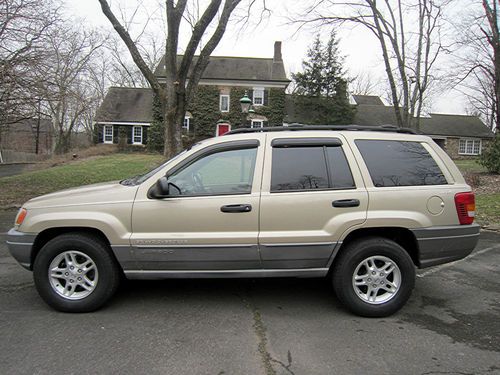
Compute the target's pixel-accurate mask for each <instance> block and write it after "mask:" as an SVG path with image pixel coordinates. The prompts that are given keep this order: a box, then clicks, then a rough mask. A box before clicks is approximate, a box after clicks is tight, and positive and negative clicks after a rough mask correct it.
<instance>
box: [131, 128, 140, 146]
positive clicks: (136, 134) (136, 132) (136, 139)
mask: <svg viewBox="0 0 500 375" xmlns="http://www.w3.org/2000/svg"><path fill="white" fill-rule="evenodd" d="M133 136H134V139H133V140H132V143H133V144H134V145H142V126H134V129H133Z"/></svg>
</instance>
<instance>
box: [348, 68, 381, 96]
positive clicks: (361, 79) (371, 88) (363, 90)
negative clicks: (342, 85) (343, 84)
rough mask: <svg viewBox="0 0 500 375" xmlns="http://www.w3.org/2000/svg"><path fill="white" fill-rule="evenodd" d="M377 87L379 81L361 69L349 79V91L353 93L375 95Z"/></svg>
mask: <svg viewBox="0 0 500 375" xmlns="http://www.w3.org/2000/svg"><path fill="white" fill-rule="evenodd" d="M378 88H379V82H377V81H376V80H375V78H374V77H373V75H372V74H370V73H369V72H367V71H361V72H359V73H358V74H357V75H355V76H354V78H352V79H350V80H349V92H350V93H351V94H353V95H376V94H377V91H378Z"/></svg>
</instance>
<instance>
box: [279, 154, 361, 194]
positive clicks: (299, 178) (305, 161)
mask: <svg viewBox="0 0 500 375" xmlns="http://www.w3.org/2000/svg"><path fill="white" fill-rule="evenodd" d="M352 188H355V186H354V181H353V179H352V175H351V170H350V169H349V165H348V163H347V160H346V157H345V155H344V152H343V151H342V148H341V147H327V146H314V147H310V146H308V147H300V146H298V147H297V146H294V145H293V146H290V147H273V162H272V172H271V192H284V191H301V190H326V189H352Z"/></svg>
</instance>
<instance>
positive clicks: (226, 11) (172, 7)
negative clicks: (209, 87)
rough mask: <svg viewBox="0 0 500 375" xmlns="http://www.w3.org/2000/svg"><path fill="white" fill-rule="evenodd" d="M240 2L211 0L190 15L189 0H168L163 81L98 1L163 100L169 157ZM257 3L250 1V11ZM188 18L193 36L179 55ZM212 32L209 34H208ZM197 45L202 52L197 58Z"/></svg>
mask: <svg viewBox="0 0 500 375" xmlns="http://www.w3.org/2000/svg"><path fill="white" fill-rule="evenodd" d="M240 2H241V0H224V1H223V0H211V1H209V2H208V5H207V6H206V8H205V9H204V10H201V9H200V8H199V5H198V8H193V11H191V12H190V13H189V15H187V9H186V7H187V3H188V1H187V0H178V1H177V2H175V3H174V0H166V1H165V6H166V9H165V10H166V22H165V23H166V29H167V36H166V42H165V77H164V78H163V79H164V80H160V79H159V78H158V77H157V76H155V74H154V73H153V71H152V69H150V67H149V66H148V64H147V63H146V61H145V57H144V53H142V52H141V49H140V44H138V43H136V42H135V41H134V39H133V38H132V37H131V35H130V33H129V31H128V30H127V28H126V25H124V24H123V22H120V21H119V20H118V18H117V17H116V16H115V14H114V12H113V11H112V10H111V8H110V6H109V4H108V2H107V1H106V0H99V3H100V4H101V8H102V11H103V13H104V14H105V16H106V17H107V18H108V20H109V21H110V22H111V24H112V25H113V28H114V29H115V30H116V32H117V33H118V35H119V36H120V38H121V39H122V40H123V42H124V43H125V45H126V46H127V48H128V50H129V52H130V55H131V56H132V58H133V60H134V63H135V64H136V65H137V67H138V68H139V69H140V71H141V72H142V74H143V75H144V77H145V78H146V80H147V81H148V83H149V84H150V86H151V88H152V90H153V91H154V93H155V95H156V96H157V97H158V99H159V100H160V103H161V105H162V112H163V114H164V116H163V118H164V127H165V146H164V154H165V156H167V157H171V156H173V155H174V154H176V153H177V152H179V151H180V150H181V149H182V142H181V126H182V123H183V121H184V116H185V112H186V107H187V104H188V103H189V102H190V101H191V100H192V99H193V97H194V95H195V92H196V88H197V86H198V83H199V81H200V79H201V76H202V74H203V72H204V71H205V68H206V67H207V65H208V63H209V60H210V55H211V54H212V52H213V51H214V49H215V47H217V45H218V44H219V42H220V40H221V39H222V36H223V35H224V32H225V31H226V27H227V25H228V22H229V19H230V17H231V15H232V14H233V11H234V10H235V8H236V7H237V6H238V4H239V3H240ZM255 2H256V1H255V0H252V1H250V2H249V6H248V9H247V10H248V12H250V9H251V6H252V5H253V4H254V3H255ZM197 12H198V14H199V17H198V16H197ZM194 16H196V19H194ZM186 17H187V19H188V22H189V23H190V25H191V37H190V39H189V41H188V43H187V45H186V46H185V48H184V51H183V55H182V56H178V53H179V31H180V26H181V21H183V20H186ZM243 18H244V17H243ZM209 31H210V35H207V34H209ZM202 38H206V42H205V43H204V45H201V41H202ZM198 48H199V49H200V51H199V55H198V56H196V57H195V53H196V51H197V49H198Z"/></svg>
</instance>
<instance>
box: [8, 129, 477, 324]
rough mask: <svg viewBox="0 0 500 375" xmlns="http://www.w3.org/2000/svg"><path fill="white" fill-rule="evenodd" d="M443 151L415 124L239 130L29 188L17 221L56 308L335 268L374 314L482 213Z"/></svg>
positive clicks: (360, 308) (344, 292) (450, 248)
mask: <svg viewBox="0 0 500 375" xmlns="http://www.w3.org/2000/svg"><path fill="white" fill-rule="evenodd" d="M474 210H475V202H474V194H473V193H472V192H471V188H470V187H469V186H468V185H467V184H466V183H465V181H464V179H463V177H462V175H461V174H460V172H459V170H458V169H457V167H456V166H455V164H454V163H453V162H452V161H451V160H450V158H449V157H448V156H447V155H446V153H445V152H444V151H443V150H442V149H441V148H440V147H439V146H437V145H436V144H435V143H434V142H433V141H432V140H431V139H430V138H429V137H426V136H422V135H416V134H411V131H409V130H405V129H395V128H387V127H359V126H343V127H342V126H309V127H305V126H302V127H289V128H287V127H273V128H264V129H239V130H235V131H233V132H231V133H230V134H228V135H224V136H222V137H217V138H212V139H208V140H205V141H203V142H201V143H198V144H197V145H195V146H194V147H192V148H191V149H189V150H185V151H183V152H182V153H181V154H179V155H177V156H176V157H174V158H173V159H171V160H168V161H167V162H166V163H164V164H163V165H161V166H159V167H158V168H156V169H154V170H152V171H151V172H149V173H147V174H145V175H142V176H137V177H133V178H129V179H126V180H123V181H120V182H112V183H105V184H97V185H90V186H84V187H80V188H76V189H69V190H64V191H61V192H57V193H53V194H48V195H44V196H42V197H38V198H34V199H31V200H30V201H28V202H27V203H26V204H25V205H24V206H23V207H22V208H21V209H20V211H19V213H18V215H17V217H16V222H15V227H14V228H13V229H12V230H11V231H10V232H9V234H8V241H7V243H8V246H9V249H10V252H11V254H12V255H13V256H14V258H16V259H17V261H18V262H19V263H20V264H21V265H22V266H24V267H25V268H27V269H29V270H32V271H33V274H34V280H35V285H36V288H37V290H38V292H39V293H40V295H41V297H42V298H43V299H44V300H45V302H47V303H48V304H49V305H50V306H52V307H53V308H55V309H57V310H61V311H68V312H83V311H92V310H95V309H97V308H99V307H100V306H102V305H103V304H104V303H105V302H106V301H108V300H109V299H110V297H111V296H112V295H113V293H114V292H115V290H116V288H117V286H118V283H119V280H120V278H121V276H122V274H124V275H125V277H127V278H129V279H162V278H211V277H219V278H221V277H227V278H234V277H283V276H290V277H328V278H330V279H331V281H332V283H333V288H334V290H335V292H336V294H337V296H338V298H339V299H340V300H341V301H342V302H343V303H344V304H345V306H346V307H347V308H349V309H350V310H351V311H353V312H354V313H356V314H359V315H363V316H387V315H390V314H392V313H394V312H395V311H397V310H398V309H400V308H401V307H402V306H403V305H404V304H405V302H406V301H407V300H408V298H409V297H410V294H411V291H412V289H413V287H414V284H415V267H419V268H423V267H429V266H433V265H436V264H441V263H446V262H451V261H454V260H457V259H461V258H463V257H465V256H467V255H468V254H470V253H471V251H472V250H473V249H474V247H475V246H476V244H477V241H478V238H479V226H478V225H476V224H473V220H474Z"/></svg>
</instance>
